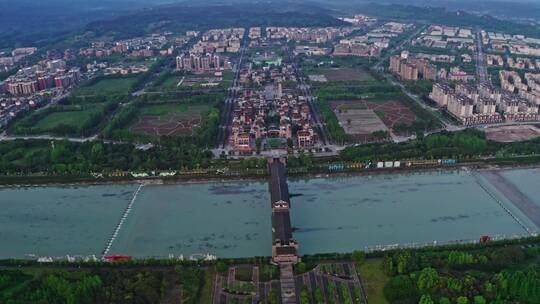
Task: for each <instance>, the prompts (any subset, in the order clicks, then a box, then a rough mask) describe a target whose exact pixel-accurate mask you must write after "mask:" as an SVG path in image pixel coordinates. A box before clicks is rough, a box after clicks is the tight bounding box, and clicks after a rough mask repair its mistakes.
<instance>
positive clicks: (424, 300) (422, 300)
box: [418, 294, 435, 304]
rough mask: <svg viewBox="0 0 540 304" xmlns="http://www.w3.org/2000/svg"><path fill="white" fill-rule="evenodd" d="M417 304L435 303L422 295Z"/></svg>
mask: <svg viewBox="0 0 540 304" xmlns="http://www.w3.org/2000/svg"><path fill="white" fill-rule="evenodd" d="M418 304H435V302H433V300H432V299H431V297H430V296H429V295H427V294H425V295H422V297H421V298H420V302H418Z"/></svg>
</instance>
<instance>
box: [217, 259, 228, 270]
mask: <svg viewBox="0 0 540 304" xmlns="http://www.w3.org/2000/svg"><path fill="white" fill-rule="evenodd" d="M216 269H217V271H218V272H225V271H227V270H228V269H229V267H228V266H227V264H225V262H223V261H218V262H217V263H216Z"/></svg>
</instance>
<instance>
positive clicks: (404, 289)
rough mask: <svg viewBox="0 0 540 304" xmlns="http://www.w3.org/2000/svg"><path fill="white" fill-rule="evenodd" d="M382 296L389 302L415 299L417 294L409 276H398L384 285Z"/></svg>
mask: <svg viewBox="0 0 540 304" xmlns="http://www.w3.org/2000/svg"><path fill="white" fill-rule="evenodd" d="M384 296H385V297H386V299H388V300H389V301H390V302H393V301H395V300H412V299H417V292H416V288H415V287H414V283H413V281H412V280H411V278H410V277H409V276H406V275H398V276H396V277H393V278H391V279H390V280H389V281H388V282H387V283H386V285H385V286H384Z"/></svg>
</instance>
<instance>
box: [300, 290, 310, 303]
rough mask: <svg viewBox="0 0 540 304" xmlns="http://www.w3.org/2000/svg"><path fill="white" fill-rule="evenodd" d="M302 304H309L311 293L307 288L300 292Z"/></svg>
mask: <svg viewBox="0 0 540 304" xmlns="http://www.w3.org/2000/svg"><path fill="white" fill-rule="evenodd" d="M300 304H309V291H308V289H307V287H306V286H304V287H303V288H302V291H301V292H300Z"/></svg>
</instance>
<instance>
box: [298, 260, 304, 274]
mask: <svg viewBox="0 0 540 304" xmlns="http://www.w3.org/2000/svg"><path fill="white" fill-rule="evenodd" d="M296 270H297V271H298V273H304V272H306V263H304V262H300V263H298V264H297V265H296Z"/></svg>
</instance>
